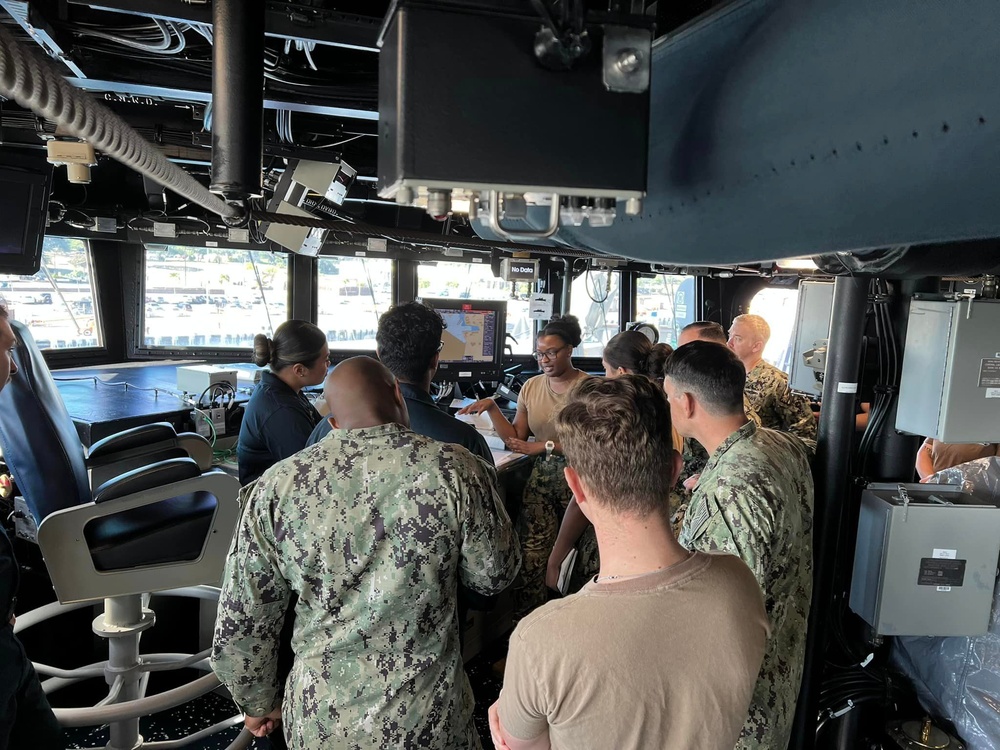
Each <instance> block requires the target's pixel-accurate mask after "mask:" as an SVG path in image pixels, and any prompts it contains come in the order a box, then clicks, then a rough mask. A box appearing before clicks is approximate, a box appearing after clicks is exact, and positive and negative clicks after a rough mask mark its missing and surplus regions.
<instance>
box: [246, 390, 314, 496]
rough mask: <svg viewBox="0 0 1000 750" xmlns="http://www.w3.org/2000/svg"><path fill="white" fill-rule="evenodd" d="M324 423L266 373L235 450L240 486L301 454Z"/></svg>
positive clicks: (249, 404)
mask: <svg viewBox="0 0 1000 750" xmlns="http://www.w3.org/2000/svg"><path fill="white" fill-rule="evenodd" d="M321 421H323V418H322V417H321V416H320V415H319V412H318V411H316V409H315V408H314V407H313V405H312V404H311V403H310V402H309V399H307V398H306V397H305V396H303V395H302V394H301V393H296V392H295V390H294V389H293V388H292V387H291V386H289V385H287V384H286V383H284V382H283V381H282V380H281V378H279V377H278V376H277V375H275V374H274V373H273V372H266V371H265V372H264V373H263V374H262V375H261V377H260V383H258V384H257V388H256V389H255V390H254V392H253V395H252V396H251V397H250V400H249V401H248V402H247V404H246V406H245V407H244V409H243V425H242V426H241V427H240V440H239V443H238V445H237V447H236V459H237V461H238V462H239V467H240V484H244V485H246V484H250V482H252V481H254V480H255V479H257V478H258V477H259V476H260V475H261V474H263V473H264V472H265V471H267V470H268V469H269V468H271V467H272V466H274V465H275V464H276V463H278V461H281V460H282V459H284V458H288V457H289V456H291V455H293V454H295V453H298V452H299V451H300V450H302V449H303V448H304V447H305V445H306V440H308V439H309V433H311V432H312V430H313V428H314V427H315V426H316V425H317V424H319V423H320V422H321Z"/></svg>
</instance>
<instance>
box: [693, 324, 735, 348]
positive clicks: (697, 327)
mask: <svg viewBox="0 0 1000 750" xmlns="http://www.w3.org/2000/svg"><path fill="white" fill-rule="evenodd" d="M686 331H695V332H696V333H697V334H698V339H699V340H701V341H716V342H718V343H720V344H725V343H726V342H727V341H729V338H728V337H727V336H726V329H725V328H723V327H722V326H721V325H719V324H718V323H715V322H713V321H711V320H696V321H695V322H694V323H688V324H687V325H686V326H684V327H683V328H682V329H681V333H684V332H686Z"/></svg>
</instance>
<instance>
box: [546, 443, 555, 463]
mask: <svg viewBox="0 0 1000 750" xmlns="http://www.w3.org/2000/svg"><path fill="white" fill-rule="evenodd" d="M555 449H556V444H555V443H553V442H552V441H551V440H546V441H545V460H546V461H548V460H549V459H550V458H552V451H554V450H555Z"/></svg>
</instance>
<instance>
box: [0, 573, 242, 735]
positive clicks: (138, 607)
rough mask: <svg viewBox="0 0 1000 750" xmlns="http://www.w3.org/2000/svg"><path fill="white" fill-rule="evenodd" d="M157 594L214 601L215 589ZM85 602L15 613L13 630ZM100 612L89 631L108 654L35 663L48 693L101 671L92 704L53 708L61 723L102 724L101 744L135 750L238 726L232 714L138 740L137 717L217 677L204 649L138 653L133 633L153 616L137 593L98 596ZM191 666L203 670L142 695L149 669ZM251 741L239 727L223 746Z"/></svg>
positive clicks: (189, 695) (207, 688) (194, 693)
mask: <svg viewBox="0 0 1000 750" xmlns="http://www.w3.org/2000/svg"><path fill="white" fill-rule="evenodd" d="M158 596H180V597H186V598H195V599H203V600H207V601H218V599H219V589H217V588H215V587H212V586H190V587H187V588H179V589H171V590H168V591H160V592H158ZM89 606H91V605H90V603H88V602H79V603H73V604H59V603H54V604H47V605H45V606H43V607H39V608H38V609H36V610H32V611H31V612H26V613H24V614H23V615H21V616H20V617H18V618H17V624H16V625H15V627H14V632H15V634H16V633H18V632H20V631H23V630H24V629H26V628H29V627H33V626H35V625H37V624H39V623H41V622H45V621H47V620H50V619H52V618H53V617H56V616H58V615H60V614H63V613H65V612H71V611H73V610H76V609H82V608H84V607H89ZM104 606H105V612H104V614H103V615H102V616H101V617H98V618H97V619H96V620H95V621H94V624H93V628H94V632H95V633H97V634H98V635H99V636H101V637H103V638H106V639H107V640H108V652H109V654H108V655H109V658H108V660H107V661H106V662H105V661H102V662H97V663H96V664H90V665H87V666H84V667H79V668H77V669H59V668H56V667H51V666H48V665H45V664H38V663H35V669H36V670H37V671H38V674H39V675H40V676H43V677H47V678H48V679H45V680H43V682H42V688H43V689H44V690H45V692H46V693H47V694H48V693H51V692H53V691H55V690H58V689H60V688H62V687H66V686H68V685H72V684H76V683H79V682H83V681H84V680H87V679H92V678H94V677H100V676H102V675H103V676H104V677H105V679H106V680H107V681H108V684H109V685H110V686H111V687H110V690H109V691H108V695H107V697H106V698H104V700H102V701H101V702H100V703H98V704H97V705H96V706H94V707H92V708H57V709H54V712H55V715H56V719H57V720H58V721H59V723H60V724H61V725H62V726H63V727H92V726H101V725H108V726H109V728H110V740H111V741H110V742H109V743H108V744H107V745H106V746H105V748H111V749H112V750H137V749H138V748H142V747H157V748H163V749H164V750H166V748H178V747H184V746H185V745H187V744H188V743H193V742H197V741H199V740H202V739H204V738H206V737H210V736H212V735H213V734H215V733H217V732H221V731H223V730H226V729H229V728H230V727H233V726H239V725H240V724H242V723H243V717H242V716H239V715H237V716H233V717H231V718H229V719H226V720H225V721H221V722H219V723H217V724H214V725H213V726H211V727H208V728H206V729H203V730H201V731H200V732H195V733H194V734H192V735H188V736H187V737H184V738H181V739H178V740H172V741H159V742H153V743H144V742H143V738H142V736H141V735H140V734H139V717H140V716H148V715H149V714H154V713H158V712H160V711H166V710H168V709H171V708H174V707H176V706H179V705H182V704H184V703H187V702H188V701H191V700H194V699H196V698H198V697H199V696H202V695H205V694H206V693H210V692H211V691H213V690H215V689H216V688H218V687H219V680H218V678H217V677H216V676H215V675H214V674H212V673H211V669H210V667H209V665H208V657H209V654H210V649H206V650H205V651H202V652H201V653H198V654H175V653H168V654H146V655H145V656H143V657H140V656H139V635H140V634H141V632H142V631H143V630H146V629H147V628H149V627H152V625H153V623H154V622H155V616H154V614H153V612H152V611H151V610H149V609H148V608H145V607H143V595H139V594H136V595H129V596H121V597H114V598H109V599H105V600H104ZM184 668H193V669H199V670H203V671H206V672H207V674H205V676H203V677H199V678H198V679H196V680H194V681H193V682H189V683H187V684H185V685H182V686H181V687H176V688H172V689H171V690H167V691H166V692H163V693H159V694H157V695H152V696H149V697H146V685H147V681H148V678H149V674H150V673H151V672H160V671H171V670H175V669H184ZM252 742H253V735H251V734H250V732H248V731H247V730H245V729H244V730H243V731H242V732H241V733H240V735H239V737H237V738H236V739H235V740H234V741H233V742H232V743H231V744H230V746H229V748H228V750H245V749H246V748H247V747H249V746H250V744H251V743H252Z"/></svg>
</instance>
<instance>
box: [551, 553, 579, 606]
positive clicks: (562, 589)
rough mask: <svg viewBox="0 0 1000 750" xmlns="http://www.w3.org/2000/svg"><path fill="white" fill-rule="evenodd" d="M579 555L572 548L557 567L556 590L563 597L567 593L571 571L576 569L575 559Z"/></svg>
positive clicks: (571, 575)
mask: <svg viewBox="0 0 1000 750" xmlns="http://www.w3.org/2000/svg"><path fill="white" fill-rule="evenodd" d="M579 554H580V553H579V552H577V551H576V547H574V548H573V549H571V550H570V551H569V554H568V555H566V557H565V559H563V561H562V565H560V566H559V579H558V580H557V581H556V588H557V589H559V593H560V594H562V595H563V596H566V592H567V591H569V582H570V579H571V578H572V577H573V569H574V568H576V558H577V557H579Z"/></svg>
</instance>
